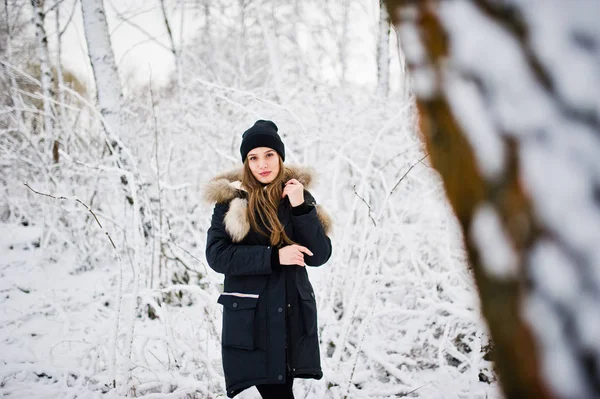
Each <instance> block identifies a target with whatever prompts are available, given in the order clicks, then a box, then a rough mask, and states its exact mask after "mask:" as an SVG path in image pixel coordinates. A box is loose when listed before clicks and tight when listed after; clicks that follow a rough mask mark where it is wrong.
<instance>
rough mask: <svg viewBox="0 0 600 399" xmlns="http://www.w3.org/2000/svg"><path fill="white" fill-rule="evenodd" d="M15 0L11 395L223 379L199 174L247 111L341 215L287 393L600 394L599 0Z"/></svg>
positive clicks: (5, 85) (11, 35)
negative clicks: (309, 172) (303, 355)
mask: <svg viewBox="0 0 600 399" xmlns="http://www.w3.org/2000/svg"><path fill="white" fill-rule="evenodd" d="M0 9H1V15H0V85H1V88H2V90H1V91H0V93H1V97H0V98H1V101H0V107H1V109H0V172H1V173H0V183H1V184H0V250H1V252H0V253H1V254H2V256H1V257H0V353H1V354H2V355H1V356H0V395H2V397H7V398H125V397H140V398H173V399H175V398H182V399H183V398H186V399H194V398H224V397H225V385H224V379H223V369H222V366H221V348H220V340H221V336H220V331H221V320H222V309H221V308H222V307H221V305H219V304H217V302H216V299H217V297H218V296H219V294H220V293H221V292H222V290H223V275H221V274H218V273H216V272H214V271H213V270H212V269H210V267H209V266H208V265H207V262H206V258H205V244H206V232H207V229H208V227H209V226H210V218H211V214H212V204H209V203H206V202H205V201H203V194H204V191H203V188H204V187H205V184H206V183H207V182H208V181H209V179H211V178H212V177H214V176H215V175H217V174H218V173H221V172H223V171H225V170H230V169H232V168H235V167H239V166H240V165H241V163H240V158H239V145H240V141H241V135H242V133H243V132H244V130H245V129H247V128H248V127H250V126H251V125H252V123H254V121H256V120H257V119H270V120H273V121H275V122H276V123H277V125H278V126H279V132H280V134H281V137H282V139H283V141H284V142H285V146H286V161H285V162H286V164H297V165H307V166H310V167H312V168H313V169H314V170H315V172H316V174H317V176H318V181H317V183H316V184H315V185H314V189H311V193H312V194H313V195H314V197H315V199H316V201H317V202H318V203H319V204H321V205H323V206H324V207H325V208H326V209H327V211H328V213H329V214H330V215H331V216H332V218H333V221H334V223H333V232H332V234H331V241H332V245H333V255H332V257H331V259H330V260H329V261H328V262H327V263H326V264H325V265H323V266H322V267H319V268H309V270H308V272H309V275H310V278H311V281H312V283H313V286H314V289H315V293H316V299H317V306H318V312H319V319H318V323H319V324H318V329H319V337H320V351H321V362H322V367H323V373H324V377H323V378H322V379H321V380H318V381H316V380H300V379H296V380H295V381H294V394H295V395H296V397H298V398H331V399H342V398H344V399H345V398H380V399H383V398H397V397H413V398H482V399H483V398H490V399H491V398H501V397H511V398H513V397H514V398H521V397H530V398H562V397H564V398H593V397H600V388H599V387H600V312H598V310H597V309H598V306H599V305H600V253H599V252H598V251H599V250H598V248H599V247H598V244H597V243H598V242H600V220H599V218H600V212H599V209H600V207H599V205H598V203H599V198H600V195H599V192H600V189H599V187H600V143H599V138H600V122H599V121H600V96H598V94H597V93H598V89H600V28H599V26H600V25H598V24H597V23H596V19H597V16H598V15H600V2H598V1H596V0H571V1H569V2H565V1H562V0H548V1H541V0H540V1H529V0H502V1H491V0H473V1H466V0H464V1H458V0H457V1H451V0H448V1H439V2H438V1H429V0H423V1H408V0H405V1H388V2H385V3H380V2H379V1H376V0H362V1H359V0H339V1H334V0H305V1H300V0H281V1H278V0H217V1H209V0H152V1H143V0H5V1H4V2H3V3H2V4H1V5H0ZM238 397H240V398H242V399H254V398H259V394H258V392H257V391H256V390H255V389H254V388H252V389H248V390H246V391H244V392H243V393H241V394H240V395H239V396H238Z"/></svg>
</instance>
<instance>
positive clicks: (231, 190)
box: [203, 165, 332, 242]
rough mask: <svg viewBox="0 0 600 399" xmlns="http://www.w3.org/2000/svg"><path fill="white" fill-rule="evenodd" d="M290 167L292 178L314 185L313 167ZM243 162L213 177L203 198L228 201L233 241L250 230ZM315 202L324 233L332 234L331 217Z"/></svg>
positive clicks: (227, 217) (228, 223)
mask: <svg viewBox="0 0 600 399" xmlns="http://www.w3.org/2000/svg"><path fill="white" fill-rule="evenodd" d="M284 166H285V167H286V168H287V169H288V170H289V172H290V173H289V174H290V176H289V178H290V179H291V178H294V179H296V180H298V181H299V182H300V183H302V185H303V186H304V189H305V190H307V191H308V190H309V189H310V188H311V187H313V186H314V183H315V180H316V171H315V170H314V169H313V168H310V167H307V166H302V165H284ZM243 168H244V167H243V166H240V167H237V168H235V169H231V170H228V171H226V172H224V173H220V174H218V175H217V176H215V177H213V178H212V179H210V180H209V181H208V183H206V184H205V186H204V189H203V198H204V200H205V201H206V202H208V203H211V204H214V203H217V204H220V203H227V202H229V201H231V202H230V204H229V209H228V210H227V213H225V218H224V224H225V230H226V231H227V233H228V234H229V235H230V236H231V239H232V241H233V242H240V241H242V240H243V239H244V237H245V236H246V235H247V234H248V232H249V231H250V221H249V220H248V214H247V212H246V208H247V206H248V200H247V199H246V198H245V197H246V196H245V192H244V191H245V190H244V189H243V188H242V185H241V184H242V175H243ZM310 205H315V207H316V210H317V216H318V217H319V220H320V221H321V224H322V225H323V230H324V231H325V234H327V235H329V234H330V232H331V228H332V220H331V217H330V216H329V215H328V213H327V212H326V211H325V210H324V209H323V207H322V206H321V205H318V204H310Z"/></svg>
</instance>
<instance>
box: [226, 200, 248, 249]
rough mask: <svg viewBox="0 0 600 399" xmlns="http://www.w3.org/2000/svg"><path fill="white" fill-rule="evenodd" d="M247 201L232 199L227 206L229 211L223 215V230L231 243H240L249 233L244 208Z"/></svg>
mask: <svg viewBox="0 0 600 399" xmlns="http://www.w3.org/2000/svg"><path fill="white" fill-rule="evenodd" d="M247 207H248V201H247V200H245V199H243V198H234V199H233V200H231V203H230V204H229V210H228V211H227V212H226V213H225V218H224V220H223V222H224V223H225V230H226V231H227V233H228V234H229V235H230V236H231V241H233V242H240V241H242V240H243V239H244V237H246V234H248V232H249V231H250V221H249V220H248V214H247V213H246V208H247Z"/></svg>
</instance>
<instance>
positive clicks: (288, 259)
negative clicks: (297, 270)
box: [279, 244, 313, 266]
mask: <svg viewBox="0 0 600 399" xmlns="http://www.w3.org/2000/svg"><path fill="white" fill-rule="evenodd" d="M304 254H308V255H310V256H312V255H313V253H312V252H311V251H310V249H308V248H306V247H303V246H302V245H297V244H292V245H287V246H285V247H283V248H280V249H279V263H280V264H282V265H298V266H306V264H305V263H304Z"/></svg>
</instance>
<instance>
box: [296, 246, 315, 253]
mask: <svg viewBox="0 0 600 399" xmlns="http://www.w3.org/2000/svg"><path fill="white" fill-rule="evenodd" d="M298 250H299V251H300V252H304V253H305V254H308V255H310V256H313V253H312V252H311V250H310V249H308V248H306V247H303V246H302V245H299V246H298Z"/></svg>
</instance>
